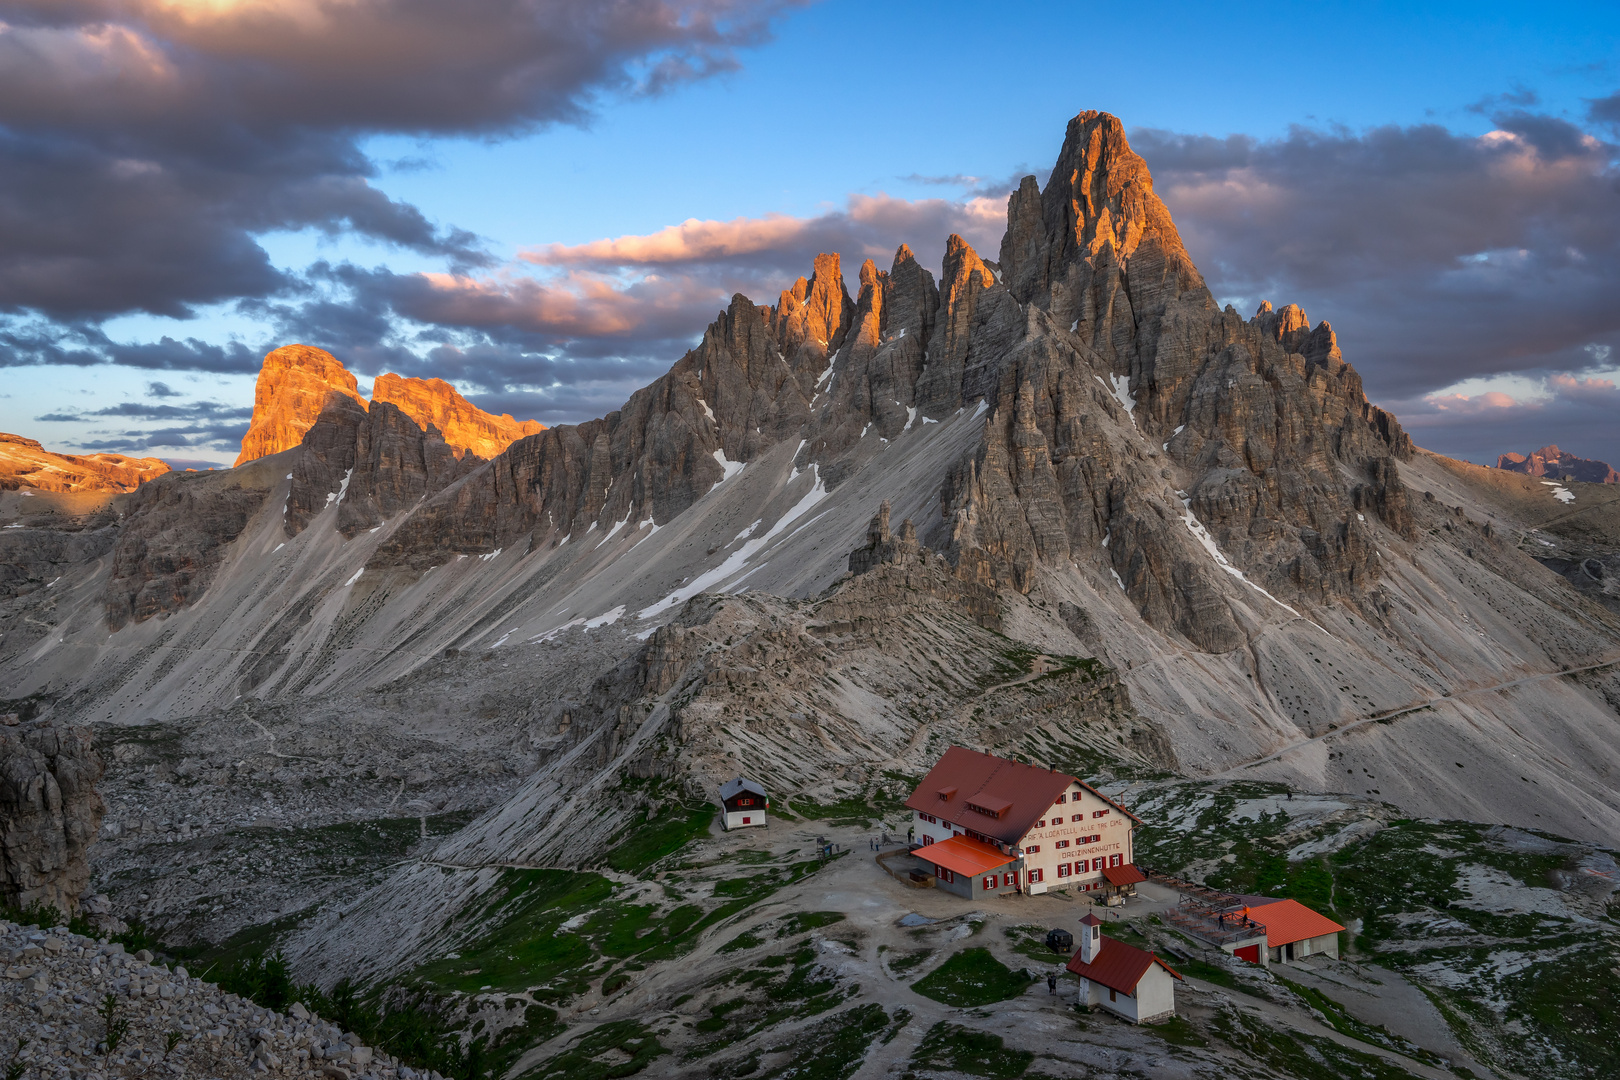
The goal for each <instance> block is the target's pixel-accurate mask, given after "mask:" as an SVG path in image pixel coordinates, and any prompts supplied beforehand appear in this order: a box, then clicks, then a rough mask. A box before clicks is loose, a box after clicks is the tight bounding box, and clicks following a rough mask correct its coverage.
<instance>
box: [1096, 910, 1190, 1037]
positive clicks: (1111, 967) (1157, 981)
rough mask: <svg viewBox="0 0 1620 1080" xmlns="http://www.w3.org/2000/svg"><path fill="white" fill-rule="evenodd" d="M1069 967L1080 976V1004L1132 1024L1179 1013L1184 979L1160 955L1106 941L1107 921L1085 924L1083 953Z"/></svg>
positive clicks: (1107, 939) (1145, 1022) (1110, 939)
mask: <svg viewBox="0 0 1620 1080" xmlns="http://www.w3.org/2000/svg"><path fill="white" fill-rule="evenodd" d="M1068 968H1069V970H1070V971H1071V972H1073V973H1074V974H1076V975H1078V976H1080V1003H1081V1004H1084V1005H1086V1006H1088V1007H1091V1008H1096V1007H1099V1006H1100V1007H1102V1008H1104V1009H1107V1010H1108V1011H1109V1012H1111V1013H1113V1014H1115V1015H1116V1016H1119V1017H1121V1018H1123V1019H1125V1020H1129V1021H1130V1022H1131V1023H1133V1024H1151V1023H1153V1022H1154V1021H1156V1020H1168V1019H1169V1018H1170V1017H1172V1016H1174V1015H1175V1014H1176V983H1178V982H1181V981H1183V980H1182V978H1181V975H1180V974H1179V973H1178V972H1177V971H1176V970H1175V969H1174V968H1172V967H1171V966H1170V965H1169V964H1166V963H1165V962H1164V961H1163V960H1160V959H1159V958H1158V956H1156V955H1155V954H1153V953H1150V952H1148V951H1146V950H1145V949H1138V948H1136V947H1135V946H1134V945H1127V944H1125V943H1124V942H1123V941H1116V940H1114V939H1113V938H1111V937H1104V936H1103V933H1102V920H1101V919H1099V918H1097V916H1095V915H1087V916H1086V917H1085V918H1083V919H1081V920H1080V950H1079V951H1078V952H1076V953H1075V954H1074V957H1073V958H1072V959H1070V961H1069V964H1068Z"/></svg>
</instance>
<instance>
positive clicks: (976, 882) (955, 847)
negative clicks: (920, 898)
mask: <svg viewBox="0 0 1620 1080" xmlns="http://www.w3.org/2000/svg"><path fill="white" fill-rule="evenodd" d="M912 854H913V855H915V856H917V858H919V859H925V860H927V861H928V862H931V863H933V864H934V878H935V887H936V888H940V889H944V890H946V891H947V892H953V893H955V894H956V895H957V896H962V897H966V898H967V899H969V900H972V899H975V898H977V897H980V896H1005V895H1007V894H1009V893H1015V892H1017V891H1018V888H1019V885H1018V856H1016V855H1010V854H1008V853H1007V852H1005V851H1003V850H1001V849H1000V848H999V847H996V846H995V845H993V844H987V843H985V842H984V841H983V840H975V839H974V838H973V837H971V836H953V837H951V838H950V839H949V840H945V841H941V842H940V843H938V844H929V845H928V846H927V847H923V848H918V849H917V850H915V851H913V852H912Z"/></svg>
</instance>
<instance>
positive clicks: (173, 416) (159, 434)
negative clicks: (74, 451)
mask: <svg viewBox="0 0 1620 1080" xmlns="http://www.w3.org/2000/svg"><path fill="white" fill-rule="evenodd" d="M153 385H157V386H161V385H162V384H161V383H155V384H153ZM165 389H167V387H165ZM168 396H175V395H174V393H173V391H169V395H168ZM252 416H253V408H252V406H251V405H226V404H222V403H220V402H217V401H193V402H190V403H189V404H184V405H167V404H155V403H153V402H149V401H121V402H118V403H117V404H115V405H107V406H103V407H102V408H99V409H87V410H69V411H57V412H48V413H43V414H41V415H39V416H36V417H34V420H35V421H36V422H38V423H43V424H95V423H99V422H102V421H105V420H108V419H114V420H122V421H125V422H140V421H149V422H151V423H152V424H156V425H160V426H156V427H141V428H122V429H108V428H93V429H91V430H90V431H89V437H87V438H83V439H79V440H78V441H77V442H76V445H77V446H78V447H80V448H82V449H84V450H89V451H108V452H114V453H120V454H133V453H141V452H143V451H146V450H149V449H152V448H154V447H164V446H180V447H188V446H189V447H197V448H204V449H213V450H220V451H229V450H235V449H236V448H238V447H239V446H240V445H241V443H242V436H243V435H245V434H247V429H248V421H249V420H250V419H251V418H252Z"/></svg>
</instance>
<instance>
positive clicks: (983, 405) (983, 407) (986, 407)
mask: <svg viewBox="0 0 1620 1080" xmlns="http://www.w3.org/2000/svg"><path fill="white" fill-rule="evenodd" d="M989 411H990V403H989V402H988V401H986V400H984V398H980V399H979V407H978V408H976V409H974V410H973V416H972V417H971V419H974V420H977V419H978V418H979V417H981V416H983V415H984V414H985V413H987V412H989Z"/></svg>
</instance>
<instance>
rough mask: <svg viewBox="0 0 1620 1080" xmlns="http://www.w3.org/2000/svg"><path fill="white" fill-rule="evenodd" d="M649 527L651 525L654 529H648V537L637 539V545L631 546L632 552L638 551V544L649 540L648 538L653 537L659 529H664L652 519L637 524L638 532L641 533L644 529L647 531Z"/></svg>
mask: <svg viewBox="0 0 1620 1080" xmlns="http://www.w3.org/2000/svg"><path fill="white" fill-rule="evenodd" d="M649 525H651V526H652V528H651V529H647V536H642V537H639V538H637V540H636V543H635V544H631V545H630V550H631V551H634V550H635V549H636V544H639V543H641V541H643V540H645V539H647V537H650V536H652V534H653V533H655V532H657V531H658V530H659V529H661V528H663V526H662V525H660V524H658V522H656V521H654V520H653V519H652V518H648V519H647V520H646V521H641V522H637V523H636V531H637V532H640V531H641V530H642V529H646V528H647V526H649Z"/></svg>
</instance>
